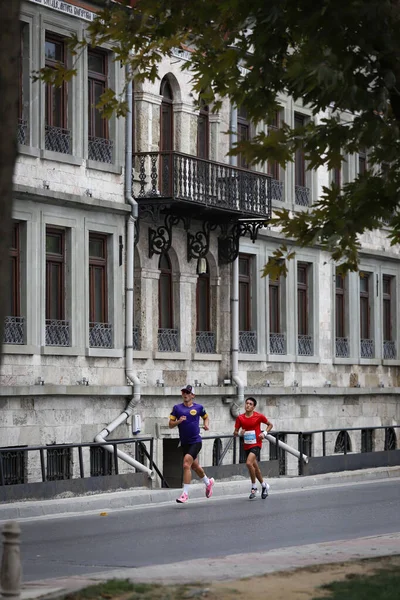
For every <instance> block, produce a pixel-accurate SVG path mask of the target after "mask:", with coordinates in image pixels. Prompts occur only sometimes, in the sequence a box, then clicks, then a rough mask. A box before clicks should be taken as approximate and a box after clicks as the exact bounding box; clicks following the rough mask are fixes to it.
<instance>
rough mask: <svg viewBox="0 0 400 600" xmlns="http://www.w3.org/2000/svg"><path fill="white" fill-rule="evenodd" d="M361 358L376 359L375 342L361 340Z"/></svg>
mask: <svg viewBox="0 0 400 600" xmlns="http://www.w3.org/2000/svg"><path fill="white" fill-rule="evenodd" d="M360 356H361V358H374V357H375V344H374V340H367V339H362V340H360Z"/></svg>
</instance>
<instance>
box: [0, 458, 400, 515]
mask: <svg viewBox="0 0 400 600" xmlns="http://www.w3.org/2000/svg"><path fill="white" fill-rule="evenodd" d="M395 477H400V466H396V467H379V468H376V469H363V470H358V471H342V472H340V473H327V474H322V475H314V476H307V477H280V478H271V479H269V482H270V485H271V492H272V493H274V492H275V491H280V492H281V491H294V490H302V489H308V488H313V487H318V486H325V485H332V484H337V485H347V484H351V483H357V482H363V481H373V480H375V479H376V480H378V479H380V480H382V479H389V478H395ZM249 485H250V484H249V479H248V478H246V479H245V478H240V479H237V480H222V481H220V482H218V481H217V485H216V486H215V492H214V495H215V496H216V497H218V496H233V495H236V494H241V493H245V494H246V493H248V491H249ZM271 492H270V493H271ZM176 496H177V490H176V489H155V490H149V489H147V488H145V489H144V488H140V489H138V488H132V489H131V490H123V491H113V492H107V493H100V494H93V495H90V496H74V497H70V498H54V499H51V500H33V501H32V500H27V501H20V502H13V503H7V504H5V503H4V504H0V522H1V521H7V520H18V519H33V518H38V517H45V516H56V515H68V514H72V513H81V512H90V511H100V512H103V511H109V510H119V509H126V508H136V507H140V506H145V505H154V504H158V503H164V502H174V501H175V498H176ZM190 497H191V498H193V499H197V498H198V499H203V498H204V486H203V485H202V484H200V483H195V484H193V485H192V488H191V490H190Z"/></svg>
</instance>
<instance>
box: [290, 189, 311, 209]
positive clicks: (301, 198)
mask: <svg viewBox="0 0 400 600" xmlns="http://www.w3.org/2000/svg"><path fill="white" fill-rule="evenodd" d="M294 194H295V204H297V205H298V206H310V204H311V191H310V188H308V187H304V186H302V185H296V186H295V188H294Z"/></svg>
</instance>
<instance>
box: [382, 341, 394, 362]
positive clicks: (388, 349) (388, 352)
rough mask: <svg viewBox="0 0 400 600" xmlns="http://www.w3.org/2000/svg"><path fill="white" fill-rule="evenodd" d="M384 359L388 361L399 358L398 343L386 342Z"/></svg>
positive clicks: (384, 343) (384, 344)
mask: <svg viewBox="0 0 400 600" xmlns="http://www.w3.org/2000/svg"><path fill="white" fill-rule="evenodd" d="M383 358H384V359H386V360H391V359H394V358H397V351H396V342H394V341H393V340H384V342H383Z"/></svg>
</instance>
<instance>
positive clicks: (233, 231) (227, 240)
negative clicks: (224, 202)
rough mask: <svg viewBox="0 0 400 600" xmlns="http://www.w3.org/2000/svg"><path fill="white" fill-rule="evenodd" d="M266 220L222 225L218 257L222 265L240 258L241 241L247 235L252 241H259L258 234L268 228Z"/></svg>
mask: <svg viewBox="0 0 400 600" xmlns="http://www.w3.org/2000/svg"><path fill="white" fill-rule="evenodd" d="M267 223H268V221H267V220H266V219H262V220H261V219H251V220H249V221H236V222H235V223H233V224H232V223H230V224H226V223H224V224H223V225H221V235H220V237H219V238H218V255H219V260H220V262H221V263H231V262H233V261H234V260H236V258H237V257H238V256H239V240H240V238H241V237H242V236H245V235H246V234H247V233H249V234H250V239H251V241H252V242H253V244H254V242H255V241H256V239H257V236H258V232H259V230H260V229H262V228H263V227H266V225H267Z"/></svg>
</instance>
